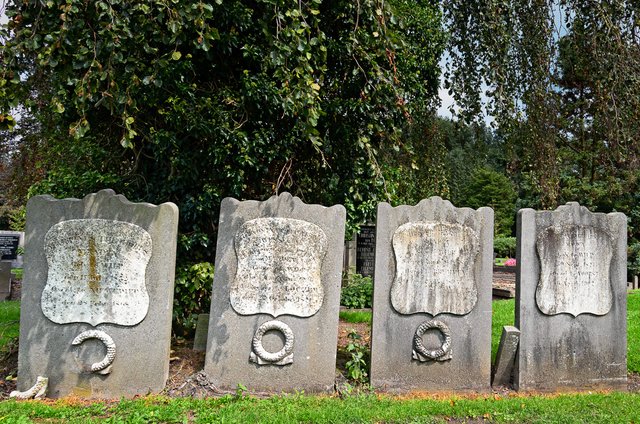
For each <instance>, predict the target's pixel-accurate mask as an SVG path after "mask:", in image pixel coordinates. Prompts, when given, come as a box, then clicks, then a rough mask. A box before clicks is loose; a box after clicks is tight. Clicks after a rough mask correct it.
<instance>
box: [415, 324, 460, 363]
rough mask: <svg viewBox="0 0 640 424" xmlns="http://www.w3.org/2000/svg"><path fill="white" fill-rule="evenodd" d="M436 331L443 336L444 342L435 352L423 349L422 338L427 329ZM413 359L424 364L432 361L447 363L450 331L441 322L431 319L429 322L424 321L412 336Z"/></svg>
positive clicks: (449, 351)
mask: <svg viewBox="0 0 640 424" xmlns="http://www.w3.org/2000/svg"><path fill="white" fill-rule="evenodd" d="M432 328H434V329H437V330H438V331H440V333H441V334H442V335H443V336H444V342H442V345H441V346H440V347H439V348H438V349H435V350H429V349H427V348H425V347H424V344H423V343H422V336H423V335H424V333H425V332H426V331H427V330H429V329H432ZM413 359H415V360H417V361H420V362H426V361H428V360H432V361H440V362H442V361H448V360H450V359H451V331H450V330H449V327H448V326H447V325H446V324H445V323H444V322H442V321H438V320H435V319H432V320H431V321H425V322H423V323H422V324H420V326H419V327H418V329H417V330H416V334H415V335H414V336H413Z"/></svg>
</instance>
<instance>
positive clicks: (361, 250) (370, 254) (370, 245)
mask: <svg viewBox="0 0 640 424" xmlns="http://www.w3.org/2000/svg"><path fill="white" fill-rule="evenodd" d="M375 257H376V227H374V226H372V225H362V226H361V227H360V232H359V233H358V236H357V241H356V272H357V273H358V274H360V275H364V276H366V277H373V272H374V268H375Z"/></svg>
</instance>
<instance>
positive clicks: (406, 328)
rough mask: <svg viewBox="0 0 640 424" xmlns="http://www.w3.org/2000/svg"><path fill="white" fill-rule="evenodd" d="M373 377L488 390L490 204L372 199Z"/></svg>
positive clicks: (388, 384)
mask: <svg viewBox="0 0 640 424" xmlns="http://www.w3.org/2000/svg"><path fill="white" fill-rule="evenodd" d="M376 226H377V233H376V264H375V277H374V300H373V323H372V324H373V328H372V339H371V344H372V345H371V383H372V384H373V386H374V387H376V388H380V389H383V390H384V389H386V390H391V391H403V390H431V391H441V390H444V391H448V390H460V391H463V390H480V391H484V390H489V388H490V381H491V271H492V265H493V264H492V262H493V249H492V247H493V210H492V209H490V208H480V209H478V210H477V211H476V210H473V209H469V208H456V207H454V206H453V205H452V204H451V203H450V202H449V201H446V200H442V199H441V198H439V197H432V198H430V199H426V200H423V201H421V202H420V203H419V204H418V205H416V206H398V207H395V208H394V207H391V206H390V205H389V204H387V203H381V204H380V205H378V217H377V222H376Z"/></svg>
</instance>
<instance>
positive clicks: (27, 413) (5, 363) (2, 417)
mask: <svg viewBox="0 0 640 424" xmlns="http://www.w3.org/2000/svg"><path fill="white" fill-rule="evenodd" d="M19 307H20V305H19V302H18V301H16V300H14V301H8V302H3V303H1V304H0V396H1V397H2V399H5V400H3V401H1V402H0V421H2V422H46V423H57V422H105V421H106V422H134V423H136V422H140V423H142V422H144V423H146V422H264V423H279V422H281V423H288V422H314V423H315V422H318V423H321V422H330V423H334V422H348V423H352V422H385V423H386V422H412V423H413V422H454V423H461V422H471V423H476V422H545V423H548V422H558V423H568V422H585V423H586V422H589V423H593V422H603V423H605V422H606V423H610V422H639V421H640V291H639V290H636V291H633V292H631V293H630V294H629V298H628V370H629V385H628V390H629V391H628V393H620V392H617V393H616V392H586V393H570V394H566V393H565V394H537V395H533V394H520V393H517V392H514V391H512V390H509V389H506V388H505V389H495V390H494V391H493V392H492V393H489V394H480V395H472V394H469V395H461V394H455V395H451V394H446V393H442V394H433V393H431V394H427V393H420V392H412V393H408V394H405V395H389V394H383V393H380V392H376V391H374V390H371V389H370V388H366V387H361V386H358V385H357V384H355V383H353V382H349V381H348V380H347V379H346V378H344V377H342V378H338V379H337V381H338V382H337V387H338V389H339V390H338V391H337V392H336V393H335V394H332V395H309V394H305V393H295V394H279V395H274V394H264V393H262V394H260V393H250V392H249V391H247V390H246V388H244V387H243V386H242V384H239V385H238V388H237V390H236V391H234V392H232V393H219V392H217V393H216V391H215V388H214V387H213V386H212V385H211V384H210V382H208V381H207V380H206V378H205V377H204V376H203V375H202V374H200V373H198V371H199V370H201V369H202V366H203V363H204V353H203V352H194V351H193V350H191V349H190V348H189V347H190V341H185V340H177V341H176V343H174V350H173V352H172V361H171V371H170V375H169V380H168V381H167V388H166V389H165V391H164V392H163V395H160V396H146V397H139V398H135V399H132V400H119V401H87V400H80V399H77V398H72V397H68V398H63V399H59V400H50V399H47V400H43V401H22V402H17V401H14V400H6V398H7V397H8V393H9V392H10V391H11V390H13V389H14V388H15V382H14V381H13V378H15V375H16V369H17V346H18V344H17V339H16V338H17V335H18V319H19ZM513 309H514V301H513V300H497V301H494V302H493V335H492V356H495V353H496V351H497V345H498V341H499V338H500V333H501V329H502V326H503V325H508V324H513ZM369 325H370V313H368V312H366V311H364V312H363V311H343V312H342V313H341V320H340V331H339V343H338V345H339V354H338V371H339V374H343V375H346V374H347V370H346V369H345V363H346V362H347V361H348V360H349V358H350V354H349V352H347V351H346V348H347V346H348V345H349V343H352V342H353V341H354V338H353V337H350V336H349V334H352V335H353V333H354V332H353V331H352V330H355V332H356V333H357V334H358V335H359V336H360V338H359V339H358V340H357V342H358V343H359V344H360V345H361V346H363V348H364V349H365V350H366V349H368V345H369V341H370V339H369V337H370V333H369V331H370V330H369V328H370V327H369Z"/></svg>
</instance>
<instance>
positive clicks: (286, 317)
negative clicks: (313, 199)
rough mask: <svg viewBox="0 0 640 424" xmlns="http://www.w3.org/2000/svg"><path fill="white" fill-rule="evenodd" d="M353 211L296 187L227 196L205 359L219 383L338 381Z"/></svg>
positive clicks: (253, 385)
mask: <svg viewBox="0 0 640 424" xmlns="http://www.w3.org/2000/svg"><path fill="white" fill-rule="evenodd" d="M345 215H346V213H345V209H344V208H343V207H342V206H333V207H330V208H327V207H323V206H319V205H306V204H304V203H303V202H302V201H301V200H300V199H299V198H297V197H292V196H291V195H290V194H289V193H283V194H281V195H279V196H273V197H271V198H270V199H269V200H267V201H264V202H257V201H244V202H240V201H238V200H235V199H231V198H226V199H224V200H223V201H222V205H221V210H220V225H219V231H218V244H217V250H216V267H215V269H216V272H215V276H214V282H213V296H212V301H211V313H210V316H209V336H208V337H209V340H208V343H207V353H206V360H205V372H206V373H207V375H208V376H209V378H210V379H211V381H212V382H213V384H215V385H216V387H219V388H226V389H235V388H236V387H237V385H238V384H239V383H241V384H243V385H245V386H246V387H247V388H249V390H257V391H265V390H269V391H277V392H278V391H293V390H305V391H308V392H317V391H330V390H332V389H333V384H334V379H335V364H336V347H337V346H336V345H337V333H338V312H339V303H340V278H341V268H342V259H343V253H342V250H343V247H344V224H345Z"/></svg>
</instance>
